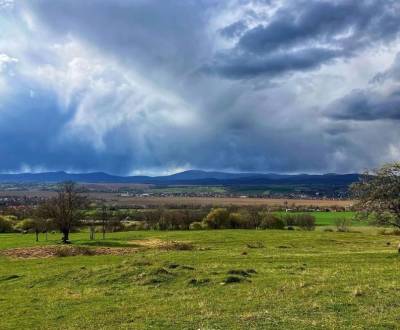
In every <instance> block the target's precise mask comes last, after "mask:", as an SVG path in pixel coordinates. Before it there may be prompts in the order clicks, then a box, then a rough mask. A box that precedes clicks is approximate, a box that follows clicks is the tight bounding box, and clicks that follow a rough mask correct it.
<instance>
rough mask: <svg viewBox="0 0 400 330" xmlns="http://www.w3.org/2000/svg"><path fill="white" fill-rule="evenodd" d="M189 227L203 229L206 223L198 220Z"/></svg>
mask: <svg viewBox="0 0 400 330" xmlns="http://www.w3.org/2000/svg"><path fill="white" fill-rule="evenodd" d="M189 229H190V230H202V229H204V225H203V223H201V222H198V221H196V222H192V223H191V224H190V226H189Z"/></svg>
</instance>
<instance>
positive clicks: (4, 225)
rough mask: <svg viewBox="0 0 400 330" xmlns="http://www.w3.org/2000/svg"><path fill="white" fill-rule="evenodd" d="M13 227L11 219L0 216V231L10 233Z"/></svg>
mask: <svg viewBox="0 0 400 330" xmlns="http://www.w3.org/2000/svg"><path fill="white" fill-rule="evenodd" d="M11 232H13V227H12V223H11V221H9V220H7V219H4V218H2V217H0V233H11Z"/></svg>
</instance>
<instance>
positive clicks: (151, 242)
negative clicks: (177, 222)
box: [129, 238, 194, 251]
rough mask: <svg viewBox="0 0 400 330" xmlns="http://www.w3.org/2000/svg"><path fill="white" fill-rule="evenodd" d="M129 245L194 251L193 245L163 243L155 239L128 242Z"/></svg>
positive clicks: (187, 243) (176, 242)
mask: <svg viewBox="0 0 400 330" xmlns="http://www.w3.org/2000/svg"><path fill="white" fill-rule="evenodd" d="M129 243H131V244H134V245H136V246H139V247H143V248H149V249H160V250H181V251H190V250H193V249H194V245H193V244H192V243H191V242H180V241H164V240H161V239H157V238H152V239H146V240H137V241H130V242H129Z"/></svg>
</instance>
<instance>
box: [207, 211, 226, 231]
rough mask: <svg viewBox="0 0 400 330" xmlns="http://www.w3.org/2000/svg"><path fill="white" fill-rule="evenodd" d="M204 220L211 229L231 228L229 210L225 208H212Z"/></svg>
mask: <svg viewBox="0 0 400 330" xmlns="http://www.w3.org/2000/svg"><path fill="white" fill-rule="evenodd" d="M203 222H204V223H205V224H206V225H207V227H208V228H211V229H222V228H229V211H228V210H227V209H225V208H215V209H212V210H211V211H210V213H208V214H207V216H206V217H205V218H204V220H203Z"/></svg>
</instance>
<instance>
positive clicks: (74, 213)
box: [39, 182, 87, 244]
mask: <svg viewBox="0 0 400 330" xmlns="http://www.w3.org/2000/svg"><path fill="white" fill-rule="evenodd" d="M86 204H87V198H86V196H83V195H82V194H81V193H80V192H79V190H78V189H77V186H76V185H75V183H73V182H65V183H62V184H61V185H60V187H59V190H58V193H57V196H55V197H52V198H50V199H48V200H47V201H46V202H45V203H43V204H42V205H40V207H39V212H40V215H41V216H42V217H43V218H49V219H52V220H53V222H54V223H55V225H56V226H57V227H58V229H59V230H60V232H61V233H62V239H61V240H62V242H63V243H64V244H67V243H69V233H70V231H71V229H72V228H73V226H76V225H78V223H79V220H80V218H81V210H82V208H84V207H85V206H86Z"/></svg>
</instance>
